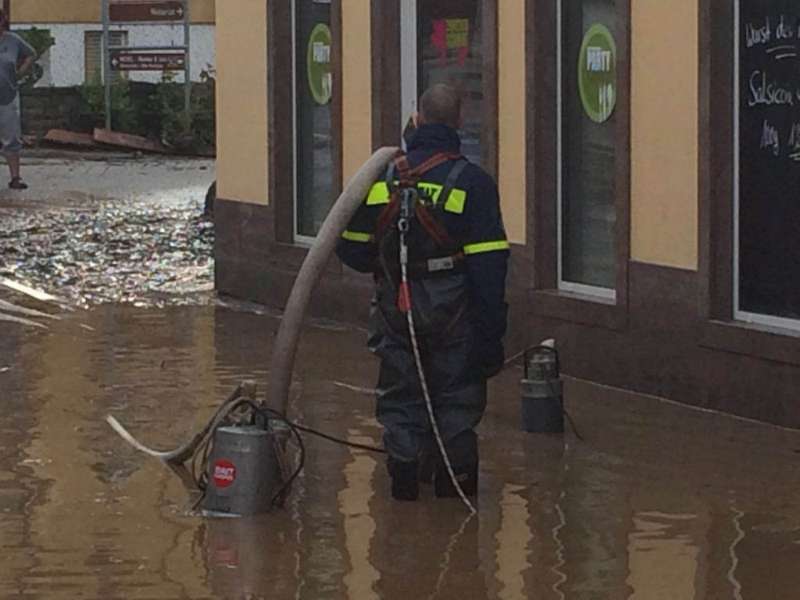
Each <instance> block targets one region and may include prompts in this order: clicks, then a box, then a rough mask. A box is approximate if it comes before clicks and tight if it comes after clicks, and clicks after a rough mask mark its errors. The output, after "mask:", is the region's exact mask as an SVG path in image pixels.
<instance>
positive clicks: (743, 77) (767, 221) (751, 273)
mask: <svg viewBox="0 0 800 600" xmlns="http://www.w3.org/2000/svg"><path fill="white" fill-rule="evenodd" d="M736 4H737V8H736V10H737V18H736V19H735V20H734V21H735V31H736V37H735V39H736V40H737V41H736V45H737V47H736V53H735V56H736V66H737V72H738V78H737V79H738V81H737V83H736V85H737V86H738V91H737V92H736V93H735V98H736V100H735V105H734V114H735V116H734V136H735V141H734V148H735V159H734V160H735V176H734V222H735V228H736V231H735V233H734V238H735V242H734V243H735V247H736V252H735V253H734V271H735V277H734V288H735V290H734V291H735V293H734V297H735V305H736V317H737V318H739V319H741V320H745V321H755V322H759V321H761V322H764V323H766V324H774V325H787V326H789V327H794V328H798V327H800V202H798V199H797V190H798V189H800V87H798V78H797V69H798V64H800V63H799V62H798V61H800V15H798V10H797V2H796V1H795V0H739V1H737V2H736Z"/></svg>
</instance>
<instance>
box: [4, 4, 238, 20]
mask: <svg viewBox="0 0 800 600" xmlns="http://www.w3.org/2000/svg"><path fill="white" fill-rule="evenodd" d="M230 3H232V4H235V3H236V0H230ZM100 4H101V3H100V0H11V16H12V18H13V20H14V21H15V22H18V23H99V22H100V20H101V16H100ZM190 10H191V17H192V21H193V22H195V23H213V22H214V0H192V2H191V4H190Z"/></svg>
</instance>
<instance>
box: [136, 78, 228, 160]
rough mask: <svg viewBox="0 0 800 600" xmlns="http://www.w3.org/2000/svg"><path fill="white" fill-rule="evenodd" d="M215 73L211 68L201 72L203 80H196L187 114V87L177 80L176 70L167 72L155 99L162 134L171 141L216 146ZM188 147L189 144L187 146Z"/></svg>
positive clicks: (152, 97)
mask: <svg viewBox="0 0 800 600" xmlns="http://www.w3.org/2000/svg"><path fill="white" fill-rule="evenodd" d="M213 75H214V73H213V71H212V70H211V69H210V68H209V69H208V70H205V71H203V72H202V73H201V74H200V80H201V83H200V84H196V83H195V84H192V100H191V104H190V107H191V108H190V114H188V115H187V114H186V108H185V107H186V104H185V102H186V101H185V88H184V86H183V84H181V83H176V82H175V78H176V77H175V74H174V73H172V72H165V73H164V75H163V76H162V78H161V82H160V83H159V84H158V85H157V86H156V91H155V93H154V94H153V95H152V96H151V102H152V105H153V107H154V108H155V110H156V112H157V113H158V114H159V115H160V118H161V137H162V139H163V140H164V141H165V142H166V143H168V144H171V145H175V146H179V147H185V146H192V147H194V148H195V149H198V148H212V147H214V144H215V139H216V119H215V114H214V113H215V106H214V85H215V80H214V76H213ZM184 149H187V148H184Z"/></svg>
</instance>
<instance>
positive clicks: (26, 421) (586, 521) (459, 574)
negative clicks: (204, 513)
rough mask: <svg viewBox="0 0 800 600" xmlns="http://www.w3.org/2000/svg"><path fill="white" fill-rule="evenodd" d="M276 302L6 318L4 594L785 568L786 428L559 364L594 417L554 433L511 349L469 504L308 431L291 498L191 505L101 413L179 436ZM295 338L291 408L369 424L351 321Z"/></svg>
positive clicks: (193, 425) (794, 481) (143, 431)
mask: <svg viewBox="0 0 800 600" xmlns="http://www.w3.org/2000/svg"><path fill="white" fill-rule="evenodd" d="M76 322H81V323H82V322H86V323H87V324H89V325H91V326H92V327H93V329H94V331H88V330H84V329H81V328H79V327H76V326H75V324H76ZM277 322H278V321H277V320H276V319H274V318H272V317H271V316H268V315H264V314H249V313H244V312H236V310H234V309H232V308H229V307H222V306H221V307H193V308H176V309H172V310H168V311H158V310H136V309H134V308H132V307H118V306H105V307H98V308H97V309H95V310H93V311H90V312H82V313H75V314H74V315H67V316H65V318H64V320H63V321H59V322H55V323H54V324H53V325H52V331H50V332H48V333H47V334H41V333H38V332H36V333H31V332H29V331H25V330H22V329H20V330H15V331H12V332H9V331H8V330H5V329H3V330H0V365H7V366H8V367H11V368H10V369H8V370H0V398H2V400H3V403H4V404H3V407H4V410H2V411H0V435H1V436H2V437H0V598H18V597H19V598H21V597H24V598H26V599H29V600H39V599H42V600H44V599H46V600H50V599H55V600H59V599H64V600H67V599H69V600H72V599H74V598H90V599H97V600H99V599H103V600H106V599H108V598H126V599H134V600H135V599H139V598H141V599H145V598H147V599H148V600H150V599H169V600H172V599H175V598H192V599H195V598H197V599H200V598H225V599H227V598H231V599H239V598H245V597H250V598H269V599H270V600H284V599H286V600H289V599H302V600H305V599H309V600H312V599H313V600H316V599H317V598H336V599H339V598H359V599H360V598H388V599H391V598H464V599H470V598H481V599H483V598H503V599H510V598H526V597H531V598H537V600H538V599H542V600H550V599H557V598H561V599H564V598H570V600H573V599H574V600H584V599H586V600H594V599H597V598H602V599H604V600H605V599H606V598H608V599H610V600H611V599H613V600H617V599H623V598H628V597H633V598H637V599H639V598H641V599H646V600H651V599H658V598H669V599H670V600H688V599H695V598H696V599H697V600H723V599H733V600H741V599H742V598H748V599H749V598H757V600H768V599H771V598H780V599H782V598H785V597H786V595H785V591H786V590H793V589H797V588H798V585H800V584H798V570H797V564H798V560H800V546H798V545H797V544H796V543H795V542H796V536H797V534H796V531H797V525H798V523H800V499H799V498H798V496H797V493H796V490H797V489H798V488H799V487H800V472H798V469H797V468H796V461H797V455H796V454H795V453H794V451H793V450H794V449H797V448H800V435H798V434H797V433H794V432H790V431H782V430H776V429H772V428H767V427H762V426H759V425H754V424H751V423H741V422H738V421H733V420H728V419H726V418H724V417H721V416H719V415H711V414H705V413H696V412H692V411H686V410H684V409H682V408H680V407H676V406H671V405H662V404H659V403H656V402H653V401H651V400H644V399H639V400H638V401H637V402H629V401H627V400H630V397H629V396H627V395H625V394H623V393H620V392H616V391H613V390H607V389H600V388H595V387H590V386H588V385H585V384H579V383H575V382H570V383H569V385H568V386H567V390H566V394H567V397H568V398H569V400H570V412H571V413H572V414H573V416H574V417H575V418H576V420H577V421H578V422H579V423H583V424H584V426H583V427H584V429H588V430H587V431H586V432H585V433H586V435H587V439H588V440H589V441H587V442H586V443H583V444H580V445H577V446H574V447H571V448H570V451H569V452H568V453H566V454H564V444H563V441H562V440H561V439H554V438H550V437H546V436H536V435H530V434H525V433H523V432H521V431H518V429H517V427H518V407H519V404H518V401H517V400H518V387H517V386H518V378H516V377H514V375H515V374H513V373H510V374H503V375H501V376H500V377H499V378H498V380H497V381H496V382H495V383H494V384H493V388H492V403H491V404H490V407H489V411H488V413H487V416H486V419H485V420H484V422H483V423H482V424H481V438H482V439H481V453H482V463H481V493H480V498H479V506H480V514H479V515H478V516H477V517H476V518H473V519H471V520H469V521H467V522H466V523H465V516H466V515H465V513H464V511H463V507H462V506H461V504H460V502H459V501H458V500H454V501H449V500H440V499H436V498H435V497H434V496H433V491H432V490H431V488H430V486H424V487H423V490H422V497H421V498H420V501H419V502H416V503H397V502H393V501H392V500H391V499H390V498H389V478H388V475H387V473H386V470H385V468H383V460H382V458H380V457H375V456H372V455H370V454H365V453H363V452H361V451H358V450H350V449H349V448H343V447H341V446H335V445H331V444H329V443H328V442H325V441H321V440H314V439H308V440H307V443H308V450H309V453H308V463H307V465H306V470H305V472H304V473H303V475H302V476H301V477H300V479H299V480H298V481H297V483H296V485H295V486H294V489H293V493H292V494H291V496H290V499H289V503H288V504H287V507H286V508H285V509H283V510H280V511H276V512H274V513H271V514H269V515H265V516H263V517H258V518H254V519H247V520H233V521H231V520H203V519H200V518H197V517H195V516H191V515H189V514H188V513H187V510H186V509H187V507H188V505H189V504H191V500H192V499H193V498H192V496H191V495H190V494H188V493H187V490H186V489H185V488H184V485H183V484H182V483H181V480H180V479H179V478H178V477H176V476H175V475H174V474H173V473H172V472H171V471H169V470H167V469H165V468H163V467H162V466H161V464H160V463H158V461H154V460H150V459H148V458H146V457H144V456H142V455H140V454H138V453H136V452H135V451H134V450H132V449H130V448H128V447H127V446H126V445H125V444H124V443H122V442H121V441H120V440H119V439H118V437H117V436H116V434H115V433H113V432H112V431H111V430H110V429H109V428H108V427H107V426H106V424H105V423H104V422H103V418H104V417H105V415H106V414H107V413H109V412H110V413H112V414H114V415H115V416H117V417H119V418H120V419H121V420H122V421H123V422H125V423H126V424H130V427H131V430H132V432H133V433H134V434H136V435H138V436H140V437H141V438H142V439H143V440H145V441H146V442H148V443H149V444H152V445H154V446H158V447H169V446H171V445H173V443H174V442H175V441H176V440H183V439H185V438H186V436H187V435H188V434H190V433H191V432H192V431H195V430H196V429H197V428H199V426H201V425H202V424H204V422H205V420H206V419H207V418H208V416H209V414H210V413H211V412H212V411H213V410H214V408H215V407H216V406H217V404H218V402H219V401H220V400H221V399H222V398H224V397H225V396H226V395H227V394H228V393H229V392H230V390H231V388H232V387H233V386H234V385H235V384H236V383H238V382H239V381H241V380H242V379H248V378H251V377H255V378H257V379H258V380H259V383H260V385H261V390H262V395H263V389H264V386H263V384H264V382H265V379H266V377H267V373H266V371H265V365H266V364H267V362H268V361H267V358H268V356H269V351H270V342H271V339H272V335H271V334H272V332H273V331H274V329H275V327H276V325H277ZM298 359H299V360H298V369H297V371H296V373H295V383H294V386H293V390H294V391H295V392H297V391H298V390H301V389H302V391H303V397H302V398H298V397H296V396H295V398H294V401H293V403H292V406H291V410H290V414H291V415H292V416H293V417H294V418H296V419H297V420H299V421H301V422H303V423H305V424H306V425H309V426H311V427H314V428H317V429H321V430H323V431H326V432H329V433H331V434H332V435H336V436H338V437H348V436H349V437H350V438H351V439H353V440H354V441H362V442H368V443H375V441H376V439H377V437H378V435H377V434H378V428H377V426H376V424H375V422H374V420H372V419H371V418H364V417H363V415H367V414H370V413H371V412H372V410H373V409H374V407H373V399H372V398H371V397H370V396H369V395H367V394H365V393H363V392H364V390H365V389H369V388H371V386H372V383H373V381H374V371H375V365H374V363H372V362H370V361H369V360H368V359H367V358H366V356H365V351H364V350H363V333H362V332H360V331H356V330H349V329H342V328H338V329H332V328H326V329H321V328H316V327H310V328H309V329H308V330H307V331H306V333H305V335H304V339H303V344H302V346H301V349H300V354H299V357H298ZM697 432H703V435H697ZM743 447H746V448H747V449H748V452H747V456H746V459H743V457H742V451H741V449H742V448H743ZM665 449H668V450H669V451H665ZM730 498H735V499H736V501H735V504H733V503H731V502H730ZM750 519H752V523H751V521H750ZM745 532H747V537H745ZM751 590H753V591H751Z"/></svg>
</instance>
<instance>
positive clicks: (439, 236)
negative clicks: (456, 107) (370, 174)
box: [375, 152, 467, 246]
mask: <svg viewBox="0 0 800 600" xmlns="http://www.w3.org/2000/svg"><path fill="white" fill-rule="evenodd" d="M451 160H457V161H458V163H456V165H455V166H454V167H453V170H457V171H458V173H456V176H455V178H452V170H451V173H450V175H449V176H448V178H447V180H446V183H445V188H448V185H447V184H448V183H449V184H450V185H449V190H452V188H453V186H454V185H455V182H456V180H457V179H458V176H459V175H460V174H461V172H462V171H463V170H464V166H465V165H466V163H467V160H466V159H465V158H464V157H463V156H462V155H461V154H458V153H453V152H439V153H437V154H434V155H433V156H431V157H430V158H429V159H428V160H426V161H424V162H422V163H420V164H419V165H417V166H416V167H414V168H413V169H411V168H410V167H409V164H408V157H407V156H406V155H405V154H401V155H400V156H398V157H397V158H396V159H395V160H394V161H392V163H391V164H390V165H389V168H388V169H387V172H386V185H387V187H388V189H389V191H390V194H391V198H392V199H391V201H390V202H389V204H388V205H387V206H386V208H385V209H384V210H383V212H382V213H381V215H380V217H378V222H377V223H376V227H375V238H376V239H380V238H381V237H383V234H384V233H385V232H386V230H387V229H388V228H389V226H390V225H391V224H392V222H393V221H394V220H395V219H396V218H397V215H398V214H399V213H400V196H399V194H398V193H397V192H398V191H399V189H400V188H402V187H415V186H416V185H417V183H418V182H419V179H420V177H422V176H423V175H424V174H425V173H427V172H428V171H431V170H432V169H435V168H436V167H438V166H439V165H443V164H444V163H446V162H449V161H451ZM462 163H463V164H462ZM395 177H397V178H398V179H399V185H398V184H395V182H394V180H395ZM451 178H452V182H451ZM449 194H450V191H447V195H449ZM439 197H440V198H445V199H446V198H447V196H442V195H440V196H439ZM423 213H424V214H423ZM418 218H419V221H420V224H421V225H423V226H424V227H425V229H426V230H428V232H429V233H431V234H432V236H433V238H434V240H435V241H436V242H437V243H438V244H439V245H442V246H447V245H449V244H450V243H451V240H450V236H449V235H448V234H447V232H446V231H445V230H444V228H442V227H441V226H440V225H439V224H438V223H437V222H436V221H435V220H434V219H433V218H432V217H431V216H430V214H429V213H428V212H427V211H426V210H421V211H419V213H418Z"/></svg>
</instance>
